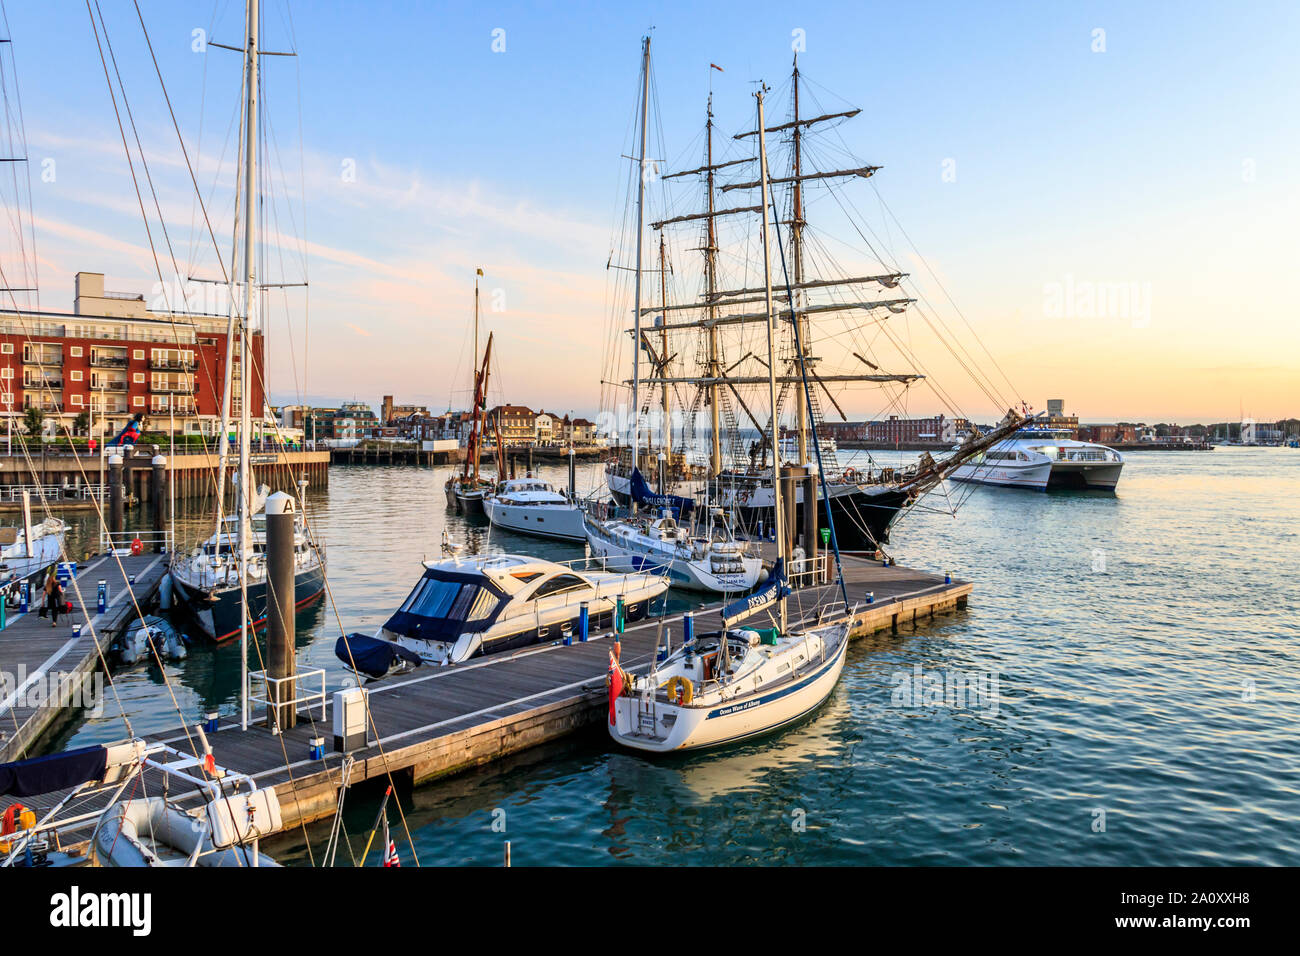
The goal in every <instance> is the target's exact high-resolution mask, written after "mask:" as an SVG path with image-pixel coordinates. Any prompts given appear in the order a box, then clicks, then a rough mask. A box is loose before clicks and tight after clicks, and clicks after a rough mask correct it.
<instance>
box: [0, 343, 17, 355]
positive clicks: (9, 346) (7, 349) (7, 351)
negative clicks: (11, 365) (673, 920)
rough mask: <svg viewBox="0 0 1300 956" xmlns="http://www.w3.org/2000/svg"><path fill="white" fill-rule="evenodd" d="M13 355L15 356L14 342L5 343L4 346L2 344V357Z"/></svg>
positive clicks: (0, 350) (0, 346)
mask: <svg viewBox="0 0 1300 956" xmlns="http://www.w3.org/2000/svg"><path fill="white" fill-rule="evenodd" d="M13 354H14V344H13V343H12V342H5V343H3V344H0V355H13Z"/></svg>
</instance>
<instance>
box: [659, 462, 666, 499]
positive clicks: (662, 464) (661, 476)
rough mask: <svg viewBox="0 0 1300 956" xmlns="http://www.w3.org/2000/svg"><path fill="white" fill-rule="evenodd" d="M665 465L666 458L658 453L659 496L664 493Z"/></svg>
mask: <svg viewBox="0 0 1300 956" xmlns="http://www.w3.org/2000/svg"><path fill="white" fill-rule="evenodd" d="M667 463H668V456H667V455H665V454H664V453H663V452H660V453H659V494H660V495H662V494H663V493H664V488H665V484H664V468H665V467H666V466H667Z"/></svg>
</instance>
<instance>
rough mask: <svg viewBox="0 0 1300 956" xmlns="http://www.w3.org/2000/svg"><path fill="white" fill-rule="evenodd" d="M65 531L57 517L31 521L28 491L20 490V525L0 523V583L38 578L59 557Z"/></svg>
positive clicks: (63, 525)
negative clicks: (1, 524)
mask: <svg viewBox="0 0 1300 956" xmlns="http://www.w3.org/2000/svg"><path fill="white" fill-rule="evenodd" d="M67 532H68V525H67V523H66V522H64V521H63V519H61V518H55V517H53V516H48V517H46V518H45V519H44V520H42V521H41V522H40V523H39V524H37V523H35V522H33V521H32V500H31V495H30V494H29V493H28V492H27V491H24V492H23V523H22V526H21V527H10V526H0V583H3V582H7V581H25V580H28V579H30V578H38V577H39V576H40V575H41V574H42V572H44V571H45V570H46V569H47V568H49V567H50V565H52V564H54V563H55V562H56V561H58V560H59V555H61V554H62V553H63V539H64V536H65V535H66V534H67Z"/></svg>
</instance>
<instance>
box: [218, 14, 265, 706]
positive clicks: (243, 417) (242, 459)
mask: <svg viewBox="0 0 1300 956" xmlns="http://www.w3.org/2000/svg"><path fill="white" fill-rule="evenodd" d="M257 3H258V0H248V6H247V8H246V14H245V16H246V22H245V27H246V33H247V38H246V40H245V43H244V75H245V77H246V80H245V91H244V94H245V97H246V101H245V107H244V112H245V123H246V125H245V128H244V321H243V323H242V325H241V327H240V334H239V360H240V365H239V601H240V615H239V673H240V693H239V697H240V717H239V725H240V728H241V729H243V730H247V729H248V570H249V567H248V565H249V562H250V559H251V558H252V551H253V535H252V515H250V514H249V506H250V504H251V503H252V502H251V500H250V492H249V489H250V487H251V485H252V476H250V475H249V473H248V469H249V464H248V462H249V447H248V440H249V432H250V431H251V430H252V417H251V414H250V410H249V401H250V399H251V398H252V388H251V384H252V378H253V376H252V375H251V374H250V373H249V368H248V358H249V355H248V332H249V323H250V322H251V321H252V318H253V309H254V302H255V298H254V292H253V289H254V279H255V276H254V270H255V268H256V265H257V230H256V224H255V218H256V214H257V203H256V201H255V197H256V196H257V83H258V81H257V56H258V53H257V20H258V9H257ZM217 541H218V548H220V541H221V539H220V538H218V539H217Z"/></svg>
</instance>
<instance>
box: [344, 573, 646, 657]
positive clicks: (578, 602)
mask: <svg viewBox="0 0 1300 956" xmlns="http://www.w3.org/2000/svg"><path fill="white" fill-rule="evenodd" d="M582 563H583V562H576V563H571V564H559V563H556V562H554V561H544V560H541V559H539V558H532V557H528V556H526V555H510V554H502V555H495V556H493V557H489V558H480V559H477V560H462V559H459V558H453V559H450V560H447V561H437V562H432V561H426V562H425V563H424V574H423V575H422V576H421V578H420V580H419V582H418V583H417V584H416V586H415V588H414V589H413V590H412V591H411V593H410V594H409V595H408V596H407V598H406V600H405V601H403V602H402V605H401V607H399V608H398V609H397V611H396V612H394V613H393V615H392V616H391V617H390V618H389V619H388V620H387V621H386V622H385V623H384V625H383V626H382V627H380V628H379V630H378V631H377V632H376V633H375V635H374V639H373V641H371V642H369V643H367V645H366V649H365V653H366V655H367V656H369V655H370V654H374V653H375V651H376V646H377V645H382V643H384V642H389V643H392V644H395V645H396V646H397V647H399V648H400V649H401V650H402V651H404V652H407V653H406V654H405V655H399V656H404V657H408V658H409V656H410V655H412V654H413V655H415V656H417V657H418V658H419V659H420V660H421V661H423V662H426V663H430V664H460V663H463V662H465V661H468V660H472V659H474V658H477V657H484V656H487V655H490V654H500V653H503V652H506V651H515V650H520V649H523V648H526V647H530V646H533V645H536V644H549V643H553V642H555V641H558V640H562V639H564V638H566V637H568V638H570V639H572V640H578V639H579V634H580V627H581V620H582V616H583V614H584V612H585V614H586V618H587V624H588V635H589V636H590V637H597V636H599V635H598V634H597V631H600V630H606V631H607V630H609V629H611V628H617V626H618V622H617V620H616V618H617V616H618V614H619V609H620V608H621V609H622V611H621V613H622V623H624V624H626V623H628V622H632V621H639V620H641V619H643V618H644V617H646V616H647V615H648V614H649V612H650V605H651V602H652V601H653V600H654V599H655V598H657V597H659V596H660V595H662V594H663V593H664V592H665V591H666V590H668V582H667V580H666V579H665V578H664V576H663V575H662V574H658V573H647V572H639V573H622V572H614V571H609V570H604V569H603V566H602V565H600V564H599V563H597V565H596V567H597V569H596V570H590V569H588V568H586V567H577V566H574V565H575V564H582ZM335 653H336V655H337V656H338V657H339V659H340V660H342V661H343V663H345V664H347V665H348V666H349V667H352V666H353V664H352V662H351V661H350V659H349V658H350V657H351V658H353V659H355V656H356V654H355V652H352V653H350V654H349V653H348V649H347V648H342V649H340V648H338V647H336V650H335ZM390 660H391V663H392V664H393V665H394V666H400V662H399V661H396V660H392V659H390ZM368 676H372V677H374V676H379V675H377V674H375V673H373V672H371V673H369V674H368Z"/></svg>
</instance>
